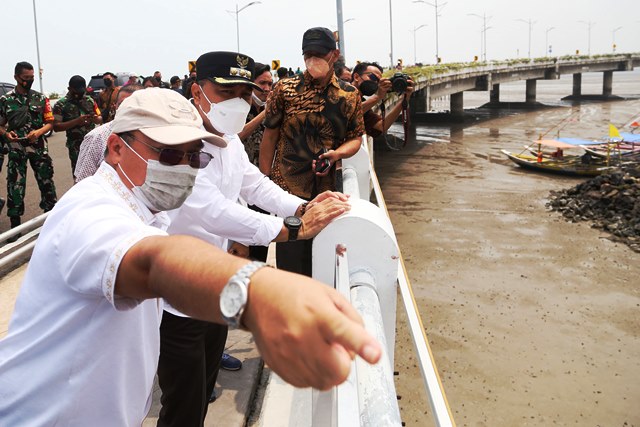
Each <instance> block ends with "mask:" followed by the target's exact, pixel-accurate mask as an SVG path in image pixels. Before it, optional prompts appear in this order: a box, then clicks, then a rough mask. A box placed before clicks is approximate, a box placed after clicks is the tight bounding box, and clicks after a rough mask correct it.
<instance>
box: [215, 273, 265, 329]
mask: <svg viewBox="0 0 640 427" xmlns="http://www.w3.org/2000/svg"><path fill="white" fill-rule="evenodd" d="M262 267H267V264H266V263H264V262H262V261H251V262H250V263H248V264H245V265H243V266H242V267H240V269H239V270H238V271H236V273H235V274H234V275H233V276H231V278H229V281H228V282H227V285H228V284H229V283H231V282H233V281H236V282H241V283H243V284H244V286H245V287H246V288H247V301H246V302H245V305H244V307H242V309H241V310H240V311H239V312H238V313H237V315H236V316H235V317H234V318H226V319H225V320H226V321H227V323H228V324H229V326H230V327H232V328H242V329H246V328H245V327H244V325H243V324H242V315H243V314H244V310H245V308H246V306H247V303H248V302H249V284H250V283H251V280H250V279H251V276H252V275H253V273H255V272H256V271H258V270H260V269H261V268H262ZM225 286H226V285H225Z"/></svg>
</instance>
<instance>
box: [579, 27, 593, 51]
mask: <svg viewBox="0 0 640 427" xmlns="http://www.w3.org/2000/svg"><path fill="white" fill-rule="evenodd" d="M578 22H580V23H582V24H585V25H586V26H587V39H588V44H587V47H588V49H587V54H588V55H589V56H591V27H593V26H594V25H595V22H592V21H578Z"/></svg>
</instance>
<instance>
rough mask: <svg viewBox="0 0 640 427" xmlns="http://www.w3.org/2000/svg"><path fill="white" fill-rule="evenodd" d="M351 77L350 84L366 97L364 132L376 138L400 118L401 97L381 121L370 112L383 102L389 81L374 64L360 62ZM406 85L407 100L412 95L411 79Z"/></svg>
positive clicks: (389, 85)
mask: <svg viewBox="0 0 640 427" xmlns="http://www.w3.org/2000/svg"><path fill="white" fill-rule="evenodd" d="M352 77H353V81H352V84H353V85H354V86H355V87H356V88H358V91H359V92H360V93H361V94H362V95H363V96H366V97H368V99H366V100H365V99H364V98H363V101H362V113H363V118H364V127H365V131H366V133H367V135H369V136H371V137H372V138H376V137H378V136H380V135H381V134H383V133H384V132H386V131H387V130H388V129H389V127H390V126H391V124H392V123H393V122H395V121H396V119H397V118H398V116H400V113H401V112H402V100H403V97H400V99H399V100H398V102H396V104H395V105H394V106H393V107H391V109H389V111H388V112H387V113H386V114H385V117H384V120H383V118H382V116H381V115H379V114H377V113H374V112H373V111H372V108H373V107H374V106H375V105H376V104H379V103H381V102H384V98H385V97H386V96H387V93H388V92H389V90H391V81H390V80H389V79H386V78H383V77H382V67H381V66H380V65H378V64H377V63H375V62H361V63H359V64H358V65H356V66H355V67H354V68H353V74H352ZM407 83H408V85H407V90H406V91H405V93H404V97H406V99H407V100H408V99H409V97H410V96H411V94H412V93H413V90H414V84H413V80H411V79H409V80H408V81H407Z"/></svg>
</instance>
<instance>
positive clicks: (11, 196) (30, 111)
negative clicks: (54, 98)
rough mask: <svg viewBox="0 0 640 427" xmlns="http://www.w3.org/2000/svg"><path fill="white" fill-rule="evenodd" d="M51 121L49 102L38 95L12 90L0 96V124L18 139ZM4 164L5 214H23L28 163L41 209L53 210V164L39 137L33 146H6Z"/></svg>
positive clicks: (17, 143)
mask: <svg viewBox="0 0 640 427" xmlns="http://www.w3.org/2000/svg"><path fill="white" fill-rule="evenodd" d="M51 122H53V114H52V112H51V106H50V104H49V99H48V98H47V97H45V96H44V95H42V94H41V93H40V92H36V91H34V90H30V91H29V93H28V94H27V95H21V94H19V93H16V91H15V90H13V91H11V92H9V93H7V94H6V95H4V96H2V97H0V125H5V124H6V125H7V132H11V131H14V132H15V133H16V134H17V135H18V137H19V138H26V136H27V135H28V134H29V132H31V131H32V130H37V129H40V128H41V127H42V126H44V125H45V123H51ZM8 157H9V162H8V164H7V215H8V216H9V217H20V216H22V215H23V214H24V194H25V189H26V186H27V161H29V163H30V164H31V168H32V169H33V173H34V175H35V178H36V181H37V182H38V187H39V188H40V195H41V198H40V208H41V209H42V210H44V211H45V212H47V211H50V210H51V209H53V206H54V205H55V204H56V202H57V201H58V199H57V196H56V186H55V184H54V182H53V163H52V161H51V157H49V152H48V149H47V141H46V140H45V138H44V137H40V138H39V139H38V140H37V141H36V142H35V143H30V142H28V141H27V140H22V141H20V142H12V143H10V144H9V156H8Z"/></svg>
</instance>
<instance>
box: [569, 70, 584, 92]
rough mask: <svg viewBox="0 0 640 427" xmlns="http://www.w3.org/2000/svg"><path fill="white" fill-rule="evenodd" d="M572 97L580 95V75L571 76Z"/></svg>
mask: <svg viewBox="0 0 640 427" xmlns="http://www.w3.org/2000/svg"><path fill="white" fill-rule="evenodd" d="M571 94H572V95H573V96H580V95H582V73H576V74H574V75H573V92H572V93H571Z"/></svg>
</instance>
